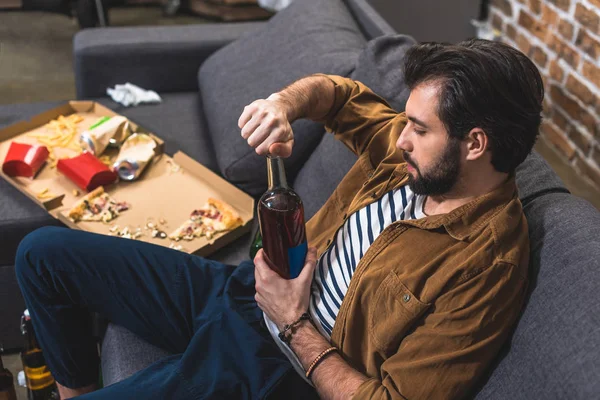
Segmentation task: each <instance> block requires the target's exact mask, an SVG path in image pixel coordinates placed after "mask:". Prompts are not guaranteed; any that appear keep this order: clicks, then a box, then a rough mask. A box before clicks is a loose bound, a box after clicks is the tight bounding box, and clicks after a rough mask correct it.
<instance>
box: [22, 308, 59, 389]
mask: <svg viewBox="0 0 600 400" xmlns="http://www.w3.org/2000/svg"><path fill="white" fill-rule="evenodd" d="M21 333H22V334H23V336H24V337H25V347H24V349H23V352H22V353H21V360H22V361H23V370H24V371H25V380H26V382H27V397H28V399H29V400H55V399H56V400H58V399H59V398H60V397H59V395H58V389H57V387H56V382H54V377H53V376H52V374H51V373H50V370H49V369H48V366H47V365H46V361H45V360H44V354H43V353H42V349H41V347H40V345H39V344H38V341H37V339H36V337H35V331H34V330H33V324H32V323H31V317H30V315H29V311H28V310H25V312H24V313H23V316H22V317H21Z"/></svg>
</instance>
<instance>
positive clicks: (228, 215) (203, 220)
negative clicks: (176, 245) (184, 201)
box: [169, 198, 243, 241]
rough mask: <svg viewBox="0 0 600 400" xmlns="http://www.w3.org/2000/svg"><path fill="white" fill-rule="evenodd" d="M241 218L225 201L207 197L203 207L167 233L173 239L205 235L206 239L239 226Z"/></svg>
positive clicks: (189, 238)
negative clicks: (171, 231) (170, 232)
mask: <svg viewBox="0 0 600 400" xmlns="http://www.w3.org/2000/svg"><path fill="white" fill-rule="evenodd" d="M242 223H243V220H242V219H241V218H240V216H239V214H238V213H237V212H236V211H235V210H234V209H233V207H231V206H230V205H228V204H227V203H225V202H223V201H220V200H217V199H213V198H209V199H208V201H207V202H206V204H205V205H204V207H202V208H200V209H197V210H194V211H192V213H191V214H190V218H189V219H188V220H187V221H186V222H184V223H183V224H182V225H181V226H180V227H179V228H177V230H175V231H174V232H173V233H172V234H170V235H169V238H171V239H173V240H176V241H177V240H182V239H183V240H193V239H194V238H195V237H201V236H205V237H206V238H207V239H212V237H213V236H214V235H215V234H216V233H219V232H225V231H230V230H232V229H235V228H237V227H238V226H241V225H242ZM192 232H193V234H192Z"/></svg>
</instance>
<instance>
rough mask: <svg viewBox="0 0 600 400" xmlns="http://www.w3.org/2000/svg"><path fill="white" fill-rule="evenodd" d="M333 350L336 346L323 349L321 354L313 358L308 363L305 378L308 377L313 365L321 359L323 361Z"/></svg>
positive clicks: (313, 367) (317, 363)
mask: <svg viewBox="0 0 600 400" xmlns="http://www.w3.org/2000/svg"><path fill="white" fill-rule="evenodd" d="M334 351H337V348H336V347H330V348H328V349H327V350H323V351H322V352H321V354H319V355H318V356H317V358H315V360H314V361H313V362H312V363H311V364H310V367H308V369H307V370H306V379H310V376H311V375H312V373H313V371H314V369H315V367H316V366H317V365H319V363H320V362H321V361H323V360H324V359H325V358H326V357H327V356H328V355H330V354H332V353H333V352H334Z"/></svg>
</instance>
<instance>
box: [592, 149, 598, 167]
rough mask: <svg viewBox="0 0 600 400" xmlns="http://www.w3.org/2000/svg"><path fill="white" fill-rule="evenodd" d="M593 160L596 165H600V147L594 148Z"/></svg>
mask: <svg viewBox="0 0 600 400" xmlns="http://www.w3.org/2000/svg"><path fill="white" fill-rule="evenodd" d="M592 158H593V159H594V161H595V162H596V164H598V165H600V146H599V145H596V146H595V147H594V152H593V154H592Z"/></svg>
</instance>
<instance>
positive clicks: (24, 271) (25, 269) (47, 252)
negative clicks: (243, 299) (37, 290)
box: [15, 226, 66, 283]
mask: <svg viewBox="0 0 600 400" xmlns="http://www.w3.org/2000/svg"><path fill="white" fill-rule="evenodd" d="M65 230H66V229H65V228H59V227H56V226H45V227H42V228H39V229H36V230H35V231H33V232H31V233H29V234H28V235H27V236H25V237H24V238H23V240H21V243H19V247H18V248H17V254H16V256H15V272H16V274H17V279H18V280H19V282H20V283H23V282H24V281H25V280H26V279H25V278H26V277H27V276H30V275H29V274H31V273H34V274H36V275H37V274H38V273H39V268H40V265H39V264H40V263H39V261H41V260H48V259H51V258H52V255H53V254H54V253H56V251H57V250H58V249H59V248H62V247H63V246H64V241H63V240H62V236H63V235H62V234H63V233H64V231H65Z"/></svg>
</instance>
